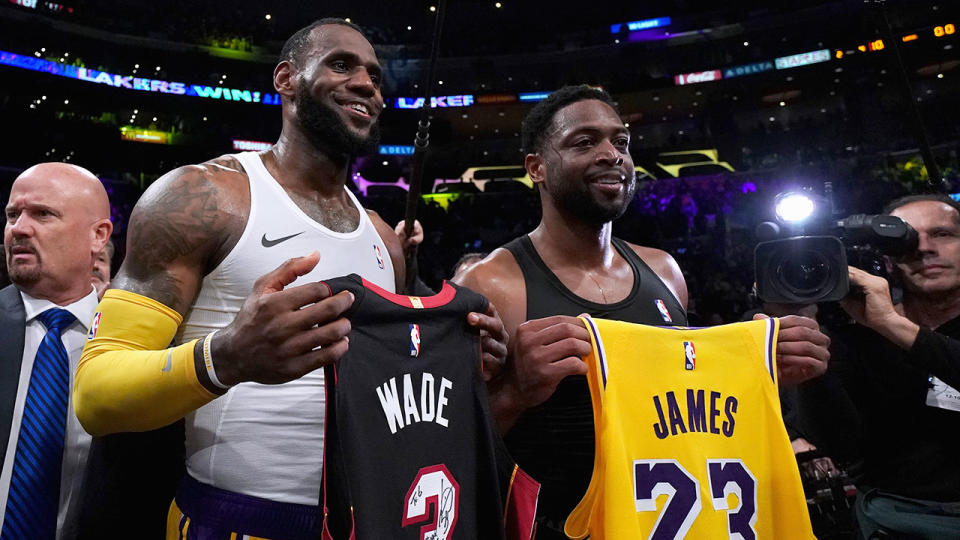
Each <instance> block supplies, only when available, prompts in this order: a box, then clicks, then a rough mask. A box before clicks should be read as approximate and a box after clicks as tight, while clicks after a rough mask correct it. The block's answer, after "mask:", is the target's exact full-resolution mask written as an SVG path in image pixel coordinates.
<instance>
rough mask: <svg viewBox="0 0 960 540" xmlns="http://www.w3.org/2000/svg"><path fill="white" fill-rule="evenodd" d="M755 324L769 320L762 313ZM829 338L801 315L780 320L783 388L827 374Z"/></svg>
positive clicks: (779, 369) (779, 373)
mask: <svg viewBox="0 0 960 540" xmlns="http://www.w3.org/2000/svg"><path fill="white" fill-rule="evenodd" d="M753 318H754V320H757V319H765V318H768V317H767V316H766V315H764V314H762V313H758V314H757V315H755V316H754V317H753ZM829 346H830V338H828V337H827V336H826V334H824V333H823V332H821V331H820V326H819V325H818V324H817V321H815V320H813V319H811V318H809V317H801V316H799V315H787V316H784V317H780V331H779V333H778V334H777V378H778V380H779V381H780V384H800V383H802V382H804V381H807V380H810V379H812V378H814V377H819V376H820V375H823V373H824V372H826V371H827V361H828V360H829V359H830V351H829V350H828V349H827V348H828V347H829Z"/></svg>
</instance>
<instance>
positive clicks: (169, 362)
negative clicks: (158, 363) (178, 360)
mask: <svg viewBox="0 0 960 540" xmlns="http://www.w3.org/2000/svg"><path fill="white" fill-rule="evenodd" d="M172 367H173V351H167V365H165V366H163V367H162V368H160V371H163V372H164V373H166V372H168V371H170V368H172Z"/></svg>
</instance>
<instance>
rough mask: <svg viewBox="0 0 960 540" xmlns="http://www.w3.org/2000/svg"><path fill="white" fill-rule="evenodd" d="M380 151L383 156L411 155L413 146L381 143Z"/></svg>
mask: <svg viewBox="0 0 960 540" xmlns="http://www.w3.org/2000/svg"><path fill="white" fill-rule="evenodd" d="M380 153H381V154H382V155H385V156H412V155H413V146H412V145H403V144H381V145H380Z"/></svg>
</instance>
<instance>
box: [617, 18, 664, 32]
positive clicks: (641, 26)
mask: <svg viewBox="0 0 960 540" xmlns="http://www.w3.org/2000/svg"><path fill="white" fill-rule="evenodd" d="M671 22H673V21H672V20H671V19H670V17H657V18H656V19H644V20H642V21H631V22H628V23H617V24H611V25H610V33H611V34H619V33H620V31H621V30H623V27H624V26H626V27H627V31H628V32H639V31H640V30H649V29H651V28H662V27H664V26H670V23H671Z"/></svg>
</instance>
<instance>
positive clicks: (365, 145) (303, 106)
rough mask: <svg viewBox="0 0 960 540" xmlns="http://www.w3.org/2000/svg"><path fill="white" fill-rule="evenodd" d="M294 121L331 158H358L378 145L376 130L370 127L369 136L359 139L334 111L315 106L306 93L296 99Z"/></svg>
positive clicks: (374, 127)
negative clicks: (295, 116)
mask: <svg viewBox="0 0 960 540" xmlns="http://www.w3.org/2000/svg"><path fill="white" fill-rule="evenodd" d="M296 103H297V119H298V120H299V121H300V125H301V126H302V127H303V129H304V131H306V133H307V135H308V136H309V137H310V140H311V141H313V144H314V145H315V146H316V147H317V148H318V149H320V150H321V151H323V152H324V153H326V154H328V155H330V156H331V157H333V156H348V157H349V156H360V155H365V154H369V153H371V152H373V151H374V150H376V149H377V145H378V144H379V143H380V126H379V124H377V123H374V124H373V125H372V126H371V127H370V133H369V135H367V136H366V137H361V136H359V135H357V134H355V133H353V132H352V131H350V129H348V128H347V126H346V125H345V124H344V123H343V120H342V119H341V118H340V116H339V115H338V114H337V112H336V111H334V110H333V109H331V108H330V107H328V106H327V105H326V104H323V103H319V102H317V101H315V100H314V99H313V97H312V96H310V95H309V94H308V93H307V92H300V93H299V94H297V97H296Z"/></svg>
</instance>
